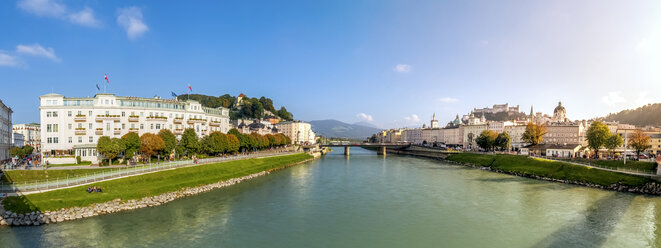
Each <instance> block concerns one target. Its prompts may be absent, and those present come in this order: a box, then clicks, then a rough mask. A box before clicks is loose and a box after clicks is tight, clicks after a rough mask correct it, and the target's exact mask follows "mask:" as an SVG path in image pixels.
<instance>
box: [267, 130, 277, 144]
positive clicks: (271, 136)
mask: <svg viewBox="0 0 661 248" xmlns="http://www.w3.org/2000/svg"><path fill="white" fill-rule="evenodd" d="M264 137H265V138H266V139H267V140H268V142H269V147H274V146H276V145H277V144H276V143H275V136H273V135H272V134H270V133H269V134H266V135H264Z"/></svg>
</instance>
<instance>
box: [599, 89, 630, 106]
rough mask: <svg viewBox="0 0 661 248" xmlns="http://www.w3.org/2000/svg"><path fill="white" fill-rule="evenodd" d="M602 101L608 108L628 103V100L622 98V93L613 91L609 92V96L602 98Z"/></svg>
mask: <svg viewBox="0 0 661 248" xmlns="http://www.w3.org/2000/svg"><path fill="white" fill-rule="evenodd" d="M601 101H602V102H603V103H604V104H606V105H608V106H611V107H613V106H616V105H618V104H622V103H625V102H626V99H624V97H622V91H611V92H608V95H605V96H603V97H601Z"/></svg>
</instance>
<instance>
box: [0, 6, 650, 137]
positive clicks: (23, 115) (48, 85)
mask: <svg viewBox="0 0 661 248" xmlns="http://www.w3.org/2000/svg"><path fill="white" fill-rule="evenodd" d="M659 27H661V1H337V0H336V1H199V2H196V3H195V4H190V3H189V2H183V1H96V0H70V1H67V0H21V1H0V31H1V33H2V34H3V35H2V38H1V39H0V84H1V85H2V87H1V89H2V90H1V91H0V99H2V100H3V102H5V103H6V104H7V105H9V106H10V107H12V108H13V109H14V111H15V113H14V123H23V122H38V97H39V96H40V95H43V94H47V93H50V92H51V91H53V92H55V93H59V94H63V95H65V96H72V97H74V96H75V97H84V96H93V95H94V94H95V92H96V87H95V84H96V83H99V84H102V83H103V74H104V73H108V75H109V76H110V85H109V88H108V92H110V93H115V94H117V95H122V96H141V97H152V96H154V95H159V96H162V97H169V95H170V91H175V92H177V93H185V92H186V85H187V84H191V86H192V87H193V90H194V93H201V94H209V95H222V94H225V93H229V94H232V95H238V94H239V93H241V92H243V93H245V94H247V95H249V96H257V97H259V96H268V97H271V98H272V99H273V100H274V101H275V103H276V105H284V106H286V107H287V108H288V109H289V110H290V111H291V112H293V113H294V115H295V118H297V119H301V120H318V119H329V118H332V119H338V120H341V121H345V122H350V123H351V122H357V121H361V120H364V121H368V122H371V123H373V124H375V125H377V126H380V127H384V128H390V127H401V126H419V125H422V123H423V122H425V123H426V122H428V120H429V119H430V118H431V115H432V113H434V112H435V113H436V114H437V116H438V117H439V119H440V120H441V121H450V120H451V119H453V118H454V115H455V114H464V113H467V112H469V111H470V110H471V109H472V108H474V107H485V106H490V105H492V104H496V103H505V102H508V103H510V104H514V105H517V104H519V105H521V107H522V109H524V110H525V111H526V112H527V111H528V110H529V109H530V105H531V104H532V105H534V107H535V111H543V112H545V113H550V112H551V111H552V110H553V108H554V107H555V105H556V104H557V102H558V101H562V102H563V105H565V106H566V107H567V115H568V117H569V118H572V119H584V118H592V117H596V116H602V115H605V114H607V113H610V112H616V111H619V110H622V109H626V108H632V107H637V106H641V105H644V104H647V103H653V102H661V96H659V92H661V69H659V68H661V28H659Z"/></svg>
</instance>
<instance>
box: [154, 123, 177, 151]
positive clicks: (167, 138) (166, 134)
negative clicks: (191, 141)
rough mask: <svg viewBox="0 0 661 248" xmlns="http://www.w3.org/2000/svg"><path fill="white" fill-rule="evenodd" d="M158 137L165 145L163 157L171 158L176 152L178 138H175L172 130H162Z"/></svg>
mask: <svg viewBox="0 0 661 248" xmlns="http://www.w3.org/2000/svg"><path fill="white" fill-rule="evenodd" d="M158 137H161V139H162V140H163V143H164V144H165V147H163V150H161V155H162V156H163V157H169V156H170V154H172V152H173V151H174V148H175V146H177V136H174V134H173V133H172V131H170V129H161V131H159V132H158Z"/></svg>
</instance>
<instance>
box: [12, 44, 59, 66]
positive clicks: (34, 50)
mask: <svg viewBox="0 0 661 248" xmlns="http://www.w3.org/2000/svg"><path fill="white" fill-rule="evenodd" d="M16 52H18V53H23V54H29V55H34V56H40V57H46V58H49V59H50V60H52V61H55V62H60V59H59V58H58V57H57V56H55V50H53V48H51V47H49V48H44V47H42V46H41V45H39V44H34V45H18V46H16Z"/></svg>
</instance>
